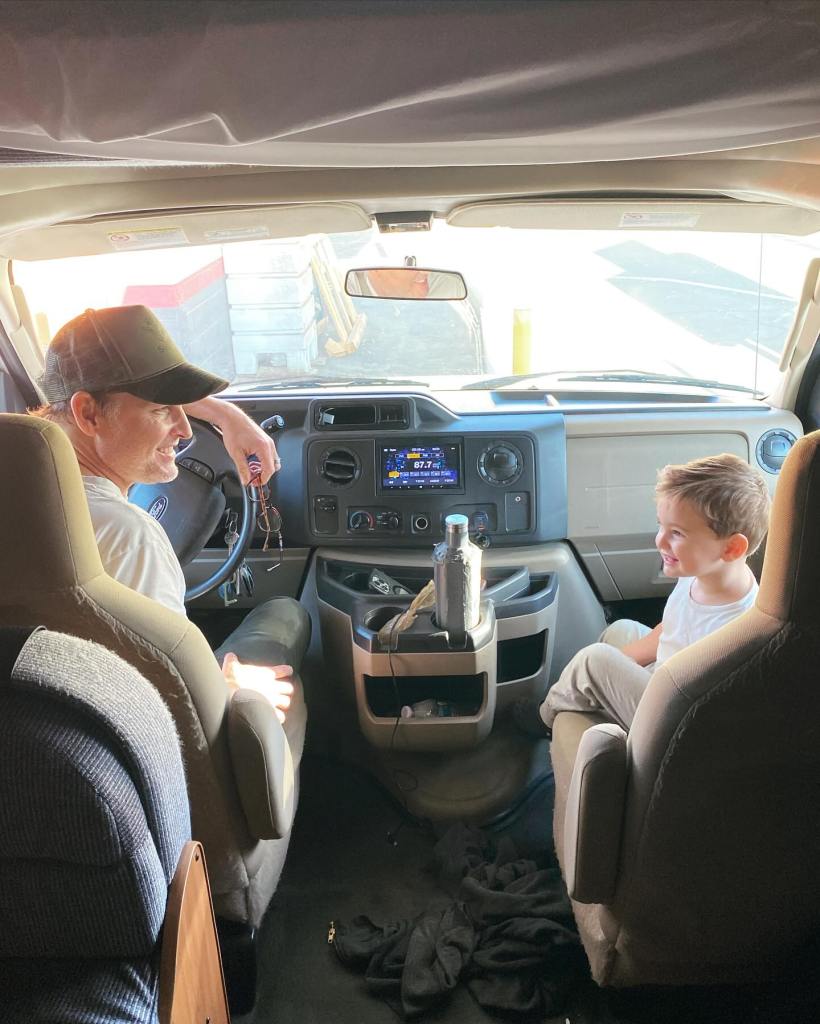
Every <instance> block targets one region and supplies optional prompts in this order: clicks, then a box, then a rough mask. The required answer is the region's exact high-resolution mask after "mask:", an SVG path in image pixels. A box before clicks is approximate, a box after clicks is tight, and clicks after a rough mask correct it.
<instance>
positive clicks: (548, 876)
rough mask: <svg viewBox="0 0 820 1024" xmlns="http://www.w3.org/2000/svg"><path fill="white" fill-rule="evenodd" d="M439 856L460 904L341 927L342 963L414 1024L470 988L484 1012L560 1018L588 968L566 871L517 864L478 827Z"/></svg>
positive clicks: (443, 846)
mask: <svg viewBox="0 0 820 1024" xmlns="http://www.w3.org/2000/svg"><path fill="white" fill-rule="evenodd" d="M435 857H436V861H437V865H438V870H439V878H440V881H441V884H442V886H443V887H444V888H445V890H446V891H448V892H450V893H451V895H452V898H451V899H450V900H449V901H447V902H445V903H442V902H441V901H437V903H436V904H435V905H433V906H431V907H429V908H428V909H427V910H425V911H424V913H422V914H420V915H419V916H418V917H416V918H415V919H414V920H411V921H397V922H394V923H392V924H388V925H383V926H381V925H378V924H375V923H374V922H373V921H371V920H370V918H368V917H365V916H360V917H356V918H354V919H353V920H352V921H350V922H349V924H344V923H340V924H338V925H337V928H336V937H335V942H334V946H335V949H336V952H337V954H338V956H339V958H340V959H341V960H342V962H343V963H345V964H347V965H348V966H350V967H351V968H352V969H355V970H358V971H361V972H362V973H363V974H364V976H365V981H366V983H367V986H368V988H369V990H370V991H371V992H373V993H374V995H379V996H381V997H382V998H383V999H385V1000H387V1002H388V1003H389V1004H390V1005H391V1006H392V1007H393V1009H395V1010H396V1012H397V1013H399V1014H400V1015H401V1016H402V1017H404V1018H406V1019H413V1018H416V1017H419V1016H420V1015H421V1014H422V1013H424V1011H425V1010H428V1009H430V1008H431V1007H433V1006H436V1005H438V1004H440V1003H442V1002H444V1001H445V1000H446V999H447V998H448V997H449V995H450V993H451V992H452V991H453V989H454V988H455V987H456V985H457V984H458V983H459V981H463V982H465V983H466V984H467V986H468V988H469V990H470V992H471V993H472V995H473V996H474V998H475V999H476V1001H477V1002H478V1003H479V1004H480V1005H481V1006H483V1007H484V1008H485V1009H487V1010H489V1011H491V1012H494V1013H499V1014H502V1015H504V1016H513V1017H519V1018H521V1017H525V1018H526V1017H535V1016H543V1015H544V1014H547V1015H550V1014H555V1013H558V1012H560V1010H561V1006H562V1004H563V1002H564V1000H565V998H566V995H567V993H568V991H569V989H570V988H571V987H572V985H573V984H574V983H575V982H576V981H577V980H578V979H579V978H580V977H583V976H585V974H586V960H585V958H584V955H583V951H582V949H581V946H580V942H579V939H578V934H577V932H576V930H575V925H574V922H573V918H572V910H571V908H570V905H569V900H568V898H567V894H566V890H565V888H564V884H563V881H562V879H561V874H560V871H559V870H558V868H557V867H554V866H552V867H546V868H539V867H538V866H537V865H536V864H535V862H534V861H531V860H519V859H515V851H514V849H513V848H512V845H511V844H509V843H503V842H502V843H501V844H499V846H498V848H497V849H495V848H494V847H493V846H492V844H491V843H490V842H489V840H488V839H487V838H486V837H485V836H484V835H483V834H482V833H481V832H479V831H478V830H477V829H470V828H467V827H466V826H463V825H456V826H453V828H451V829H450V830H449V831H448V832H447V833H446V834H445V835H444V836H443V837H442V839H441V840H440V841H439V842H438V844H437V845H436V848H435Z"/></svg>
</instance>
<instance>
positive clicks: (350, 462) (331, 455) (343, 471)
mask: <svg viewBox="0 0 820 1024" xmlns="http://www.w3.org/2000/svg"><path fill="white" fill-rule="evenodd" d="M319 472H320V473H321V475H322V476H323V477H324V479H325V480H327V482H328V483H330V484H333V485H334V487H344V486H346V485H347V484H352V483H353V481H354V480H355V479H356V477H357V476H358V475H359V460H358V459H357V458H356V456H355V455H354V454H353V452H349V451H348V450H347V449H346V448H332V449H331V450H330V451H327V452H325V454H324V455H323V456H322V464H321V467H320V469H319Z"/></svg>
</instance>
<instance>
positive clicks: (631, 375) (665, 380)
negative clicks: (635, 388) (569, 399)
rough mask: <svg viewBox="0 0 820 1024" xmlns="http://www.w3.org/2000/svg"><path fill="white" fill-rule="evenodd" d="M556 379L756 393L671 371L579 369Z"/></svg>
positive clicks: (741, 386)
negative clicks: (599, 371) (593, 370)
mask: <svg viewBox="0 0 820 1024" xmlns="http://www.w3.org/2000/svg"><path fill="white" fill-rule="evenodd" d="M557 380H559V381H571V380H589V381H604V382H606V381H613V382H618V383H622V384H683V385H686V386H688V387H693V388H709V389H711V390H715V389H717V390H720V391H743V392H745V393H746V394H748V395H754V394H756V391H755V389H754V388H747V387H744V385H742V384H723V383H722V382H721V381H719V380H704V379H703V378H701V377H679V376H675V375H674V374H671V373H643V372H641V371H640V370H607V371H606V372H605V373H596V372H592V371H590V372H586V371H581V372H578V373H572V374H571V375H565V374H563V373H562V374H561V376H560V377H558V378H557Z"/></svg>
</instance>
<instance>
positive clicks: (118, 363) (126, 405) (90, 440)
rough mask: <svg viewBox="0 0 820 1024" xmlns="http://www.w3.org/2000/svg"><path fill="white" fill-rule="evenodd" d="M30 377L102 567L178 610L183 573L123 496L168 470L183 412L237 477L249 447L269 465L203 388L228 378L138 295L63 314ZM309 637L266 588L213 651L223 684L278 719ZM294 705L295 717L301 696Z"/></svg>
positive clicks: (160, 534)
mask: <svg viewBox="0 0 820 1024" xmlns="http://www.w3.org/2000/svg"><path fill="white" fill-rule="evenodd" d="M40 386H41V388H42V390H43V393H44V395H45V398H46V401H47V403H48V404H47V405H45V406H43V407H42V408H41V409H38V410H36V414H37V415H40V416H44V417H46V418H48V419H52V420H54V421H56V422H57V423H59V424H60V426H61V427H62V428H63V429H64V430H65V432H66V433H67V434H68V437H69V439H70V440H71V443H72V445H73V446H74V450H75V452H76V453H77V459H78V461H79V464H80V469H81V471H82V474H83V484H84V487H85V492H86V497H87V499H88V507H89V511H90V512H91V520H92V523H93V525H94V532H95V535H96V538H97V546H98V547H99V549H100V556H101V559H102V563H103V566H104V567H105V570H106V572H107V573H108V574H109V576H112V577H113V578H114V579H116V580H118V581H119V582H120V583H123V584H125V585H126V586H129V587H131V588H132V589H134V590H136V591H139V592H140V593H142V594H145V595H146V596H147V597H150V598H153V599H154V600H156V601H159V602H160V603H161V604H164V605H165V606H166V607H168V608H170V609H171V610H172V611H175V612H178V613H180V614H182V615H185V614H186V612H185V603H184V595H185V577H184V575H183V573H182V568H181V566H180V564H179V561H178V559H177V557H176V554H175V552H174V549H173V547H172V546H171V542H170V540H169V539H168V536H167V534H166V533H165V531H164V530H163V528H162V527H161V526H160V524H159V523H158V522H157V521H156V520H155V519H153V518H152V517H151V516H149V515H148V514H147V513H146V512H145V511H143V510H142V509H141V508H138V507H137V506H136V505H132V504H131V503H130V502H129V501H128V499H127V492H128V488H129V487H131V485H132V484H135V483H161V482H168V481H170V480H173V479H174V478H175V477H176V476H177V472H178V469H177V465H176V461H175V458H174V454H175V446H176V444H177V442H178V441H180V440H182V439H185V438H188V437H190V436H191V429H190V426H189V424H188V418H187V416H188V414H190V415H193V416H196V417H197V418H200V419H204V420H207V421H209V422H211V423H213V424H215V425H216V426H217V427H219V428H220V430H221V431H222V434H223V441H224V444H225V447H226V449H227V451H228V452H229V454H230V455H231V457H232V458H233V460H234V462H235V463H236V465H237V469H238V472H239V475H240V477H241V479H242V482H243V483H248V480H249V471H248V466H247V462H246V457H247V456H248V455H250V454H252V453H255V454H256V455H257V456H258V457H259V460H260V462H261V464H262V478H263V480H267V479H268V478H269V477H270V476H271V475H272V474H273V473H274V472H276V470H277V469H278V468H279V466H280V462H279V458H278V456H277V454H276V446H275V445H274V443H273V441H272V440H271V439H270V438H269V437H268V436H267V435H266V434H265V433H264V431H262V430H261V429H260V428H259V427H258V426H257V425H256V424H255V423H254V422H253V420H251V419H250V418H249V417H248V416H246V415H245V414H244V413H243V412H242V411H241V410H240V409H238V408H237V407H236V406H234V405H231V404H230V403H228V402H222V401H219V400H218V399H215V398H213V397H212V396H213V395H214V394H215V393H216V392H218V391H222V390H223V389H224V388H226V387H227V386H228V381H226V380H223V379H222V378H221V377H216V376H214V375H213V374H211V373H208V372H207V371H205V370H202V369H200V368H199V367H196V366H193V365H192V364H191V363H189V362H188V361H187V360H186V359H185V357H184V355H183V354H182V352H181V351H180V350H179V349H178V348H177V346H176V345H175V344H174V341H173V340H172V338H171V336H170V335H169V334H168V332H167V331H166V330H165V328H164V327H163V325H162V324H161V323H160V321H159V320H158V319H157V317H156V316H155V315H154V313H153V312H152V311H151V310H150V309H148V308H147V307H146V306H117V307H113V308H110V309H98V310H92V309H89V310H86V311H85V312H84V313H82V314H81V315H80V316H78V317H75V318H74V319H73V320H71V321H69V322H68V323H67V324H65V326H63V327H62V328H60V330H59V331H58V332H57V334H56V335H55V336H54V338H53V339H52V342H51V344H50V345H49V347H48V349H47V351H46V366H45V372H44V374H43V376H42V378H41V380H40ZM309 636H310V619H309V617H308V615H307V613H306V612H305V610H304V608H302V606H301V605H300V604H299V603H298V601H294V600H293V599H292V598H276V599H274V600H272V601H267V602H265V603H264V604H261V605H258V606H257V607H256V608H254V609H253V611H251V613H250V614H249V615H248V616H247V617H246V618H245V620H244V621H243V622H242V623H241V624H240V626H239V627H238V628H237V629H236V630H235V631H234V633H232V634H231V636H230V637H228V639H227V640H226V641H225V643H224V644H223V645H222V647H221V648H220V649H219V650H218V651H217V652H216V655H217V658H219V659H220V661H221V663H222V668H223V672H224V674H225V677H226V679H227V680H228V682H229V683H230V684H231V685H233V686H234V687H238V686H250V687H253V688H254V689H259V690H261V691H262V692H264V693H265V694H266V696H268V698H269V699H270V700H271V703H272V704H273V705H274V707H275V709H276V712H277V714H278V715H279V718H280V720H282V721H285V712H286V711H287V710H288V708H289V707H290V706H291V700H292V696H293V685H292V683H291V681H290V677H291V675H292V673H293V670H294V667H296V668H298V664H299V662H300V661H301V658H302V656H303V654H304V651H305V648H306V646H307V642H308V639H309ZM249 663H253V664H249ZM294 713H297V712H296V707H295V706H294ZM297 714H298V716H299V717H302V718H303V717H304V705H303V703H302V702H301V700H300V701H299V711H298V713H297ZM290 717H291V718H292V715H291V716H290ZM288 725H289V726H294V725H296V723H295V722H293V721H288Z"/></svg>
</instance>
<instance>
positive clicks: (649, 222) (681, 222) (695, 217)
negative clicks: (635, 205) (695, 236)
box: [620, 212, 700, 228]
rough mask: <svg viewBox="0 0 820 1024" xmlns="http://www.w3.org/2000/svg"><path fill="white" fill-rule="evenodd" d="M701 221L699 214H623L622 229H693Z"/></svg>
mask: <svg viewBox="0 0 820 1024" xmlns="http://www.w3.org/2000/svg"><path fill="white" fill-rule="evenodd" d="M699 220H700V214H697V213H673V212H669V213H637V212H636V213H622V214H621V224H620V226H621V227H622V228H693V227H695V225H696V224H697V222H698V221H699Z"/></svg>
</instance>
